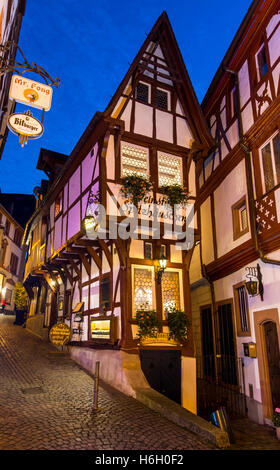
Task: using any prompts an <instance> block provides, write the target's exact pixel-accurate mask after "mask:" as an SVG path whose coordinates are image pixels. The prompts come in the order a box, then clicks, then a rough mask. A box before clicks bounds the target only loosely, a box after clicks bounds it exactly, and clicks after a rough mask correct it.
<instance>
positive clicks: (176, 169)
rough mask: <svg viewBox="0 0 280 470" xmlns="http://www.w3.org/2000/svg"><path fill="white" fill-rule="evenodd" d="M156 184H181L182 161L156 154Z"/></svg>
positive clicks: (166, 155)
mask: <svg viewBox="0 0 280 470" xmlns="http://www.w3.org/2000/svg"><path fill="white" fill-rule="evenodd" d="M158 184H159V186H171V185H174V184H179V185H181V184H182V159H181V158H180V157H175V156H174V155H169V154H167V153H163V152H158Z"/></svg>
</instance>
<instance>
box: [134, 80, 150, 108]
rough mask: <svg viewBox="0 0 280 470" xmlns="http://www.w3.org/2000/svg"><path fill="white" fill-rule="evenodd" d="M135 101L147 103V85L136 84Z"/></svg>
mask: <svg viewBox="0 0 280 470" xmlns="http://www.w3.org/2000/svg"><path fill="white" fill-rule="evenodd" d="M136 99H137V100H138V101H142V103H147V104H148V103H149V85H146V84H145V83H142V82H140V83H138V85H137V87H136Z"/></svg>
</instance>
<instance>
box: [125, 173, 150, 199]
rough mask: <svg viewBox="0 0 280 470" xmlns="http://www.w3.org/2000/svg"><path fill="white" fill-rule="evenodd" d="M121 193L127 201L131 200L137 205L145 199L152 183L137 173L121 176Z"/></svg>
mask: <svg viewBox="0 0 280 470" xmlns="http://www.w3.org/2000/svg"><path fill="white" fill-rule="evenodd" d="M121 184H122V187H121V195H122V197H123V198H124V199H125V202H126V203H127V202H130V203H131V204H134V206H137V205H138V203H139V202H140V201H141V200H142V199H143V197H144V196H145V194H147V193H148V192H149V191H150V190H151V188H152V183H151V182H150V181H149V180H148V179H146V178H143V177H142V176H138V175H137V174H133V175H129V176H125V177H124V178H121Z"/></svg>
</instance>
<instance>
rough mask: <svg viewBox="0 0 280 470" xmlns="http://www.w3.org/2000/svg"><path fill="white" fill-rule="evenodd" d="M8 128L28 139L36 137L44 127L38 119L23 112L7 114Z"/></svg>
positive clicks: (41, 132)
mask: <svg viewBox="0 0 280 470" xmlns="http://www.w3.org/2000/svg"><path fill="white" fill-rule="evenodd" d="M8 128H9V129H10V130H11V131H12V132H13V133H14V134H17V135H24V136H26V137H29V139H38V137H41V135H42V134H43V132H44V127H43V125H42V124H41V122H40V121H38V119H36V118H35V117H33V116H31V115H30V114H25V113H14V114H11V115H10V116H9V119H8Z"/></svg>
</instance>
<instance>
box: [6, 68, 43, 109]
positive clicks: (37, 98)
mask: <svg viewBox="0 0 280 470" xmlns="http://www.w3.org/2000/svg"><path fill="white" fill-rule="evenodd" d="M9 97H10V98H11V99H13V100H15V101H18V102H19V103H23V104H28V105H29V106H33V107H34V108H40V109H44V110H45V111H49V110H50V108H51V101H52V88H51V87H50V86H48V85H44V84H43V83H39V82H35V81H34V80H29V79H28V78H25V77H21V76H20V75H13V76H12V81H11V86H10V92H9Z"/></svg>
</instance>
